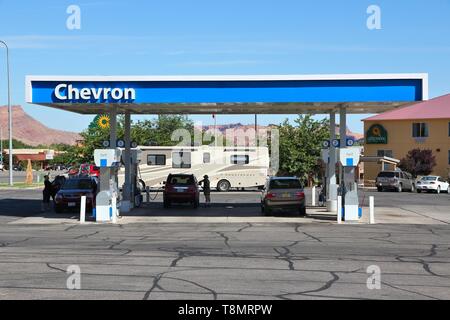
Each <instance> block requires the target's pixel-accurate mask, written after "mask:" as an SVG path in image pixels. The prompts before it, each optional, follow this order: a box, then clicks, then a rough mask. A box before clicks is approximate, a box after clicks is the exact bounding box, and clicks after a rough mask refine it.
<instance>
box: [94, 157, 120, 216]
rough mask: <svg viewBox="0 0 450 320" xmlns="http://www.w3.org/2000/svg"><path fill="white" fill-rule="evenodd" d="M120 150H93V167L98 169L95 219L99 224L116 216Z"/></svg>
mask: <svg viewBox="0 0 450 320" xmlns="http://www.w3.org/2000/svg"><path fill="white" fill-rule="evenodd" d="M121 154H122V152H121V150H120V149H118V148H117V149H95V150H94V161H95V165H96V166H98V167H99V168H100V176H99V180H100V189H99V190H100V191H99V193H98V194H97V197H96V208H95V209H96V210H95V219H96V221H99V222H105V221H111V220H114V218H115V217H117V216H118V214H119V212H118V208H119V205H120V192H119V188H118V186H117V174H118V171H119V168H120V159H121Z"/></svg>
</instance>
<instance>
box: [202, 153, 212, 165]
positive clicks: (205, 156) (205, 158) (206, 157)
mask: <svg viewBox="0 0 450 320" xmlns="http://www.w3.org/2000/svg"><path fill="white" fill-rule="evenodd" d="M210 162H211V153H209V152H204V153H203V163H210Z"/></svg>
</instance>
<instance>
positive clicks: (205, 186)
mask: <svg viewBox="0 0 450 320" xmlns="http://www.w3.org/2000/svg"><path fill="white" fill-rule="evenodd" d="M199 184H200V185H202V187H203V194H204V195H205V206H206V207H209V206H210V205H211V183H210V181H209V177H208V175H206V174H205V175H204V176H203V180H201V181H200V182H199Z"/></svg>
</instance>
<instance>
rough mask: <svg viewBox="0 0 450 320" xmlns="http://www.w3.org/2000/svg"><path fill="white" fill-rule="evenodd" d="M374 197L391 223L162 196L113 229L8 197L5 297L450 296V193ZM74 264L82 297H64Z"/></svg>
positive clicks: (250, 198) (243, 199)
mask: <svg viewBox="0 0 450 320" xmlns="http://www.w3.org/2000/svg"><path fill="white" fill-rule="evenodd" d="M370 195H374V196H375V197H376V203H377V205H378V207H377V210H378V212H381V211H383V210H385V211H386V212H387V213H385V214H386V215H397V216H399V217H394V218H395V223H383V224H377V225H367V224H344V225H337V224H335V223H334V221H332V220H330V219H326V218H322V219H319V218H317V217H314V215H313V217H311V216H309V217H307V218H303V220H302V218H298V217H293V216H292V215H291V214H289V213H285V214H280V215H278V216H277V217H268V218H264V219H269V220H265V221H263V222H258V221H259V220H258V219H261V218H262V217H261V214H260V211H259V205H258V201H259V200H258V199H259V194H258V192H232V193H213V194H212V200H213V202H214V205H213V206H212V208H203V207H201V208H199V209H197V210H194V209H191V208H189V207H184V206H176V207H173V208H171V209H168V210H164V209H162V203H160V202H158V201H157V200H158V199H159V198H158V197H159V196H158V197H157V198H156V199H155V202H152V203H151V204H150V205H149V206H148V207H145V208H143V209H141V210H139V211H138V212H137V213H134V214H131V215H130V216H126V217H124V218H122V219H120V220H119V224H117V225H111V224H91V223H89V224H86V225H80V224H79V223H78V222H77V217H76V216H77V214H76V213H66V214H63V215H56V214H54V213H44V214H43V213H41V212H40V196H41V191H40V190H20V191H17V190H15V191H7V190H1V191H0V253H1V254H0V299H27V298H41V299H50V298H52V299H320V298H324V299H449V298H450V272H449V270H450V250H449V247H450V226H449V224H450V221H449V216H450V212H449V208H450V206H449V204H450V203H449V201H450V196H449V195H447V194H440V195H436V194H409V193H402V194H398V193H394V192H388V193H376V192H362V193H361V201H364V202H367V201H368V200H367V197H368V196H370ZM152 196H154V195H152ZM307 196H308V193H307ZM308 199H310V196H308ZM313 211H314V210H313V209H311V208H308V213H309V214H310V215H311V213H312V212H313ZM162 214H164V215H165V216H163V217H161V215H162ZM325 217H326V216H325ZM394 218H392V219H394ZM30 219H31V220H30ZM33 219H34V220H33ZM127 219H128V221H127ZM164 219H166V220H164ZM171 219H172V220H171ZM208 219H212V220H208ZM402 219H404V221H413V222H415V223H400V222H399V221H402ZM189 221H190V222H191V223H187V222H189ZM424 221H425V222H424ZM73 265H76V266H78V267H79V268H80V271H81V278H80V279H81V289H80V290H69V289H68V288H67V279H68V276H69V275H68V274H67V273H66V270H67V268H68V267H69V266H73ZM369 266H377V267H379V268H380V271H381V289H379V290H377V289H374V290H370V289H369V288H368V287H367V279H368V278H369V277H370V275H371V274H368V273H367V268H368V267H369Z"/></svg>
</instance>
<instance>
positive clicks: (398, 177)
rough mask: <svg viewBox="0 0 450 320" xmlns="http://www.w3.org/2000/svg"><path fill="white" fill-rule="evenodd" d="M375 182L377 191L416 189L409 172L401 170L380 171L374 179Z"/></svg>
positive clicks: (412, 190)
mask: <svg viewBox="0 0 450 320" xmlns="http://www.w3.org/2000/svg"><path fill="white" fill-rule="evenodd" d="M375 184H376V186H377V190H378V192H382V191H384V190H395V191H397V192H402V191H404V190H408V191H410V192H414V190H415V189H416V183H415V182H414V179H413V177H412V176H411V174H409V173H408V172H404V171H401V170H396V171H381V172H380V173H379V174H378V176H377V178H376V180H375Z"/></svg>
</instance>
